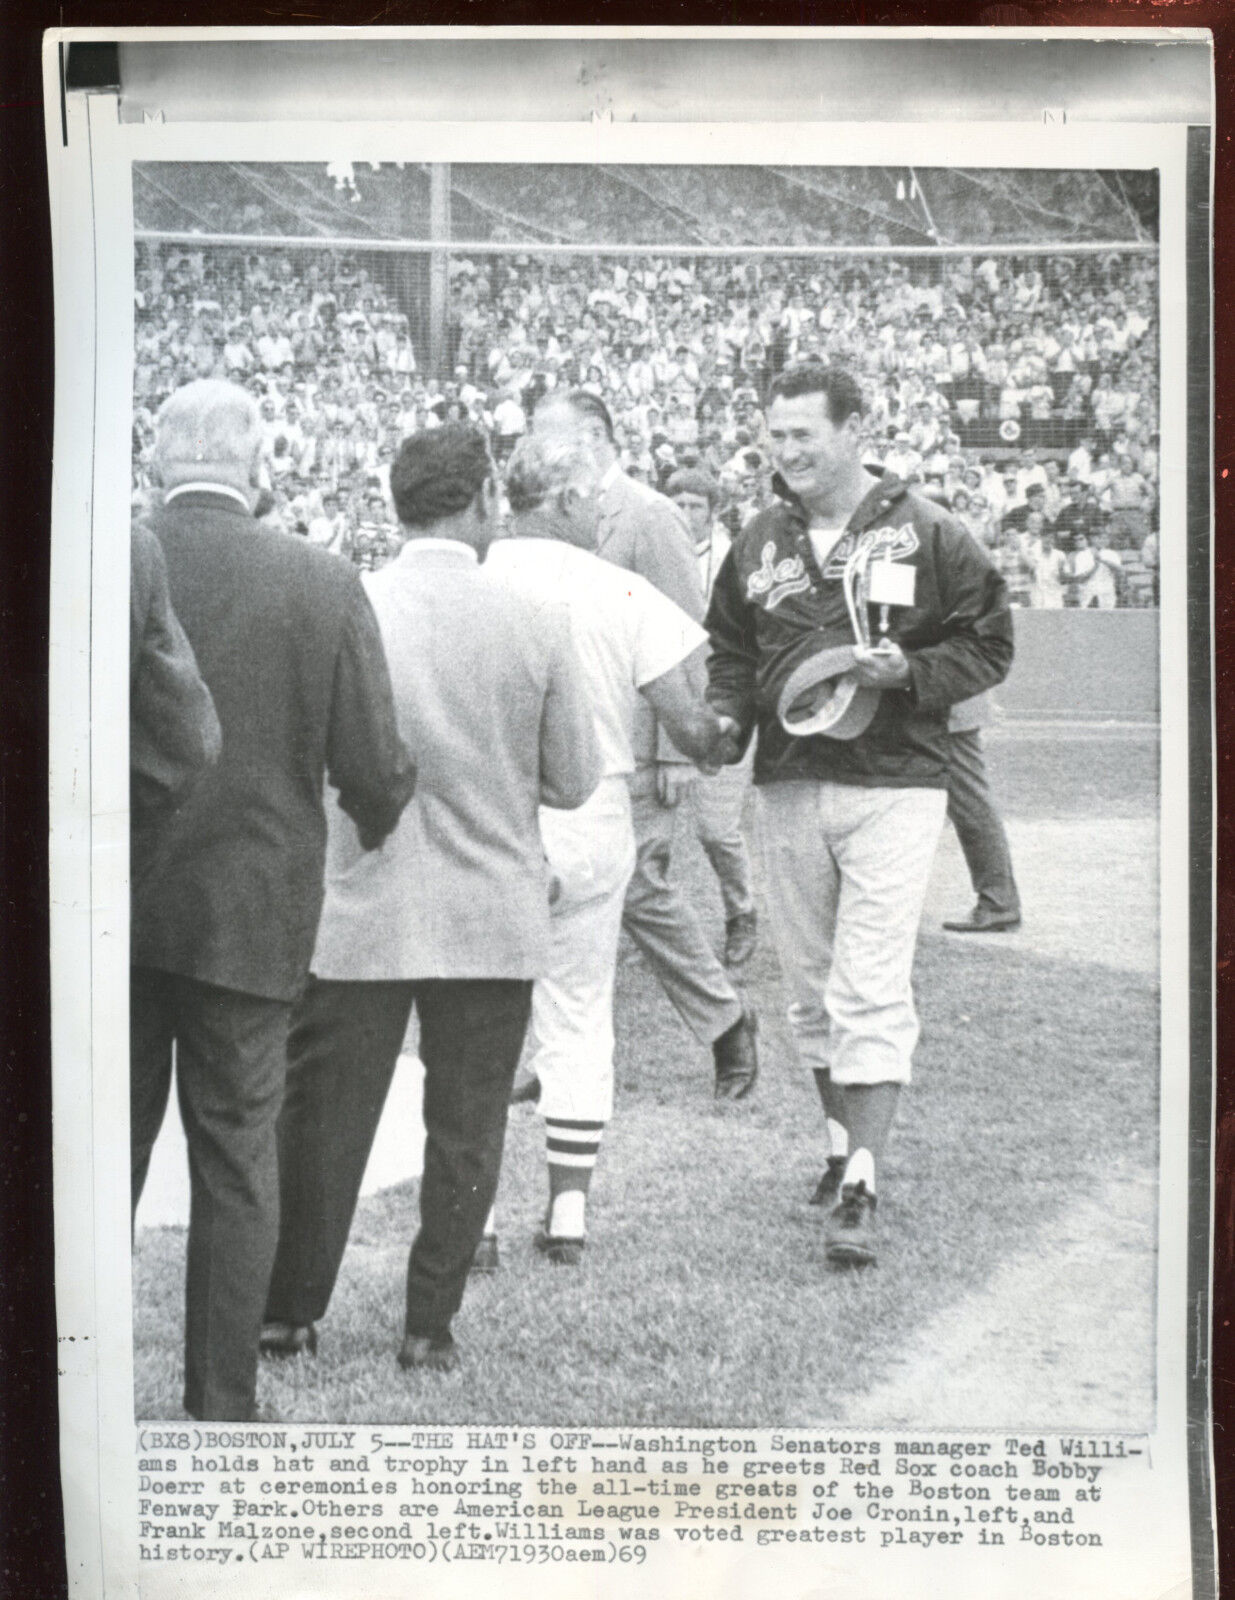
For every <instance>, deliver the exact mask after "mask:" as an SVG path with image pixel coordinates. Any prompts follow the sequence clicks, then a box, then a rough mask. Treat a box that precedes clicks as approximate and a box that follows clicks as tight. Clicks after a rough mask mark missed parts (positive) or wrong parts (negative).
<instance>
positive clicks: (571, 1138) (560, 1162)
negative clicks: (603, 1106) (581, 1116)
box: [545, 1117, 605, 1239]
mask: <svg viewBox="0 0 1235 1600" xmlns="http://www.w3.org/2000/svg"><path fill="white" fill-rule="evenodd" d="M604 1132H605V1125H604V1123H603V1122H582V1121H572V1120H567V1119H565V1118H557V1117H546V1118H545V1147H546V1155H547V1157H548V1163H549V1221H548V1224H547V1232H548V1233H549V1234H550V1235H551V1236H552V1237H553V1238H555V1239H581V1238H582V1237H583V1236H584V1234H585V1232H586V1231H587V1230H586V1228H585V1226H584V1210H585V1206H586V1201H587V1192H588V1188H589V1186H590V1184H591V1182H592V1172H593V1170H594V1169H595V1166H596V1157H597V1155H598V1154H599V1152H600V1141H601V1139H602V1138H603V1137H604Z"/></svg>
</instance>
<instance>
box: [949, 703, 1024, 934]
mask: <svg viewBox="0 0 1235 1600" xmlns="http://www.w3.org/2000/svg"><path fill="white" fill-rule="evenodd" d="M948 744H949V766H948V820H949V821H950V822H951V824H952V826H953V827H954V828H955V829H956V837H957V838H958V839H959V840H960V846H961V850H962V852H963V853H964V856H965V864H966V866H967V867H968V868H969V877H970V880H971V882H972V883H973V887H974V892H975V893H976V894H977V897H978V905H979V906H980V907H981V909H982V910H984V911H990V912H992V913H994V914H996V915H999V916H1005V915H1006V916H1013V917H1019V916H1020V914H1021V899H1020V894H1019V893H1018V891H1017V887H1016V879H1015V878H1014V877H1013V875H1012V853H1011V851H1010V850H1009V849H1008V835H1007V832H1006V830H1005V829H1004V825H1003V819H1002V818H1001V817H1000V815H999V812H998V811H997V810H996V809H995V802H994V801H993V800H992V799H991V788H990V783H989V781H988V779H987V776H986V762H985V760H984V759H983V755H982V733H981V730H980V729H978V728H967V729H965V730H964V731H963V732H961V733H951V734H949V735H948Z"/></svg>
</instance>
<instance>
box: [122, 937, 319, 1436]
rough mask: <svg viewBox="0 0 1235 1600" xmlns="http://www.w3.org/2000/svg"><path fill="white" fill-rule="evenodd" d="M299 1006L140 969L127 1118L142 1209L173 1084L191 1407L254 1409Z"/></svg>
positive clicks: (228, 1413) (194, 1412)
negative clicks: (184, 1189)
mask: <svg viewBox="0 0 1235 1600" xmlns="http://www.w3.org/2000/svg"><path fill="white" fill-rule="evenodd" d="M291 1010H292V1008H291V1006H290V1005H288V1004H286V1003H284V1002H283V1001H280V1000H266V999H263V998H261V997H260V996H258V995H251V994H241V993H239V992H238V991H236V990H234V989H221V988H218V987H216V986H215V985H213V984H208V983H199V982H198V981H197V980H196V979H194V978H183V977H178V976H177V975H175V974H174V973H169V972H158V971H155V970H154V969H153V968H149V967H134V968H133V969H132V988H131V1013H130V1028H131V1041H130V1070H129V1116H130V1140H131V1158H132V1193H133V1209H134V1211H135V1212H136V1209H137V1202H138V1200H139V1199H140V1198H141V1192H142V1187H143V1185H144V1184H145V1181H146V1172H147V1170H148V1168H149V1166H150V1152H151V1150H152V1148H153V1146H154V1141H155V1139H156V1138H157V1137H158V1133H159V1128H160V1126H161V1125H162V1122H163V1115H164V1113H165V1111H166V1110H167V1097H168V1093H169V1091H170V1088H171V1075H172V1045H173V1043H174V1044H175V1047H176V1087H177V1091H178V1095H179V1100H180V1115H181V1118H182V1120H183V1122H184V1131H185V1135H186V1137H187V1140H188V1147H189V1181H190V1194H191V1198H190V1215H189V1260H188V1271H187V1282H186V1293H185V1387H184V1406H185V1410H186V1411H188V1412H189V1414H190V1415H191V1416H194V1417H198V1418H201V1419H203V1420H206V1419H210V1420H218V1421H231V1422H243V1421H247V1420H248V1419H249V1418H250V1417H251V1416H252V1414H253V1406H254V1399H255V1391H256V1384H257V1341H258V1335H259V1333H260V1332H261V1321H262V1307H263V1305H264V1304H265V1300H266V1285H267V1283H268V1281H269V1278H270V1266H271V1262H272V1261H273V1259H274V1251H275V1243H276V1241H277V1239H278V1232H279V1185H278V1167H277V1156H276V1145H275V1125H276V1122H277V1120H278V1115H279V1106H280V1104H281V1102H282V1098H283V1079H284V1072H285V1067H286V1059H287V1029H288V1022H289V1019H290V1017H291Z"/></svg>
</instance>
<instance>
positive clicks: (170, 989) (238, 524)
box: [130, 380, 415, 1421]
mask: <svg viewBox="0 0 1235 1600" xmlns="http://www.w3.org/2000/svg"><path fill="white" fill-rule="evenodd" d="M157 428H158V431H157V438H156V447H155V461H156V467H157V470H158V472H159V476H160V479H161V482H162V486H163V491H164V503H163V506H162V507H161V509H159V510H158V511H156V512H155V513H154V514H153V516H152V517H151V518H150V519H149V526H150V527H151V528H152V530H153V531H154V533H155V534H157V536H158V538H159V540H160V542H161V544H162V547H163V552H164V556H165V558H166V563H167V574H168V584H169V591H170V597H171V602H172V605H173V607H174V609H175V612H176V614H177V616H178V617H179V619H180V621H181V623H182V624H183V627H184V631H185V634H186V635H187V637H188V641H189V643H190V645H191V646H192V649H193V652H194V654H195V655H196V657H197V662H198V665H199V667H200V669H201V674H202V677H203V679H204V680H205V683H206V686H207V687H208V689H209V690H210V693H211V696H212V697H213V700H214V705H215V709H216V711H217V713H218V718H219V723H220V725H221V728H222V735H223V748H222V755H221V757H220V759H219V761H218V764H217V765H216V766H215V767H214V768H213V769H212V770H211V771H209V772H207V773H205V774H204V775H203V776H202V777H201V779H200V780H199V781H198V782H197V783H196V785H195V786H194V787H193V788H192V789H191V790H190V791H189V792H188V794H187V795H186V796H185V797H184V798H183V799H182V800H181V802H180V803H179V804H178V805H177V806H176V807H175V808H174V810H173V811H172V812H171V813H170V814H169V815H168V816H167V817H166V818H165V819H164V820H163V822H162V823H161V824H160V827H159V830H158V838H157V840H156V841H155V843H154V846H153V849H152V850H151V851H150V852H149V854H148V857H147V859H146V861H145V864H144V869H143V871H142V873H141V875H140V877H139V878H137V879H135V880H134V882H133V911H132V998H131V1041H130V1051H131V1060H130V1136H131V1145H132V1152H131V1154H132V1177H133V1188H132V1192H133V1206H134V1210H136V1206H137V1201H138V1199H139V1197H140V1195H141V1191H142V1186H143V1184H144V1182H145V1177H146V1171H147V1168H148V1166H149V1161H150V1152H151V1149H152V1147H153V1145H154V1141H155V1138H156V1136H157V1134H158V1131H159V1127H160V1124H161V1123H162V1120H163V1114H164V1112H165V1110H166V1107H167V1097H168V1093H169V1090H170V1084H171V1072H172V1047H173V1045H174V1046H175V1051H176V1081H177V1089H178V1093H179V1098H180V1110H181V1116H182V1118H183V1121H184V1127H185V1132H186V1135H187V1137H188V1144H189V1173H190V1182H191V1205H190V1216H189V1249H188V1272H187V1283H186V1320H185V1368H186V1371H185V1393H184V1403H185V1409H186V1410H187V1411H188V1412H189V1413H190V1414H191V1415H192V1416H195V1417H199V1418H203V1419H206V1418H209V1419H218V1420H229V1421H244V1420H246V1419H248V1418H249V1417H251V1416H252V1415H253V1414H254V1406H255V1389H256V1373H257V1344H258V1335H259V1332H260V1328H261V1319H262V1308H263V1305H264V1301H265V1296H266V1286H267V1282H268V1280H269V1276H270V1267H271V1262H272V1260H273V1257H274V1249H275V1242H276V1238H277V1234H278V1174H277V1162H276V1147H275V1123H276V1119H277V1117H278V1112H279V1106H280V1103H281V1101H282V1098H283V1083H284V1074H285V1070H286V1043H287V1029H288V1019H289V1017H290V1014H291V1007H292V1002H293V1001H294V1000H295V998H296V997H297V995H298V994H299V993H300V990H301V988H302V987H303V984H304V980H305V977H306V975H307V972H308V966H309V956H310V954H311V953H312V949H313V940H314V935H315V933H316V931H317V921H318V915H319V912H320V910H321V902H322V872H323V864H324V857H325V841H326V818H325V811H324V807H323V781H324V779H325V778H327V777H328V778H329V780H330V782H331V784H333V786H334V787H335V789H336V790H337V791H338V797H339V804H340V805H341V806H343V808H344V809H345V810H346V811H347V812H348V813H349V815H351V816H352V817H353V818H354V820H355V822H356V825H357V829H358V832H359V837H360V841H361V844H362V845H363V847H365V848H367V849H374V848H376V847H377V846H378V845H379V844H380V843H381V841H382V840H383V839H384V838H385V837H386V835H387V834H388V833H389V832H390V831H391V829H392V828H393V827H394V825H395V823H396V822H397V821H398V819H399V814H400V812H401V811H402V809H403V807H404V806H405V805H406V803H407V801H408V799H409V797H410V795H411V792H412V788H413V784H414V779H415V774H414V768H413V765H412V761H411V758H410V756H409V755H408V752H407V750H406V749H405V748H404V746H403V743H402V741H401V740H400V738H399V734H398V729H397V725H396V722H395V714H394V704H393V700H392V697H391V689H390V678H389V675H388V672H387V668H386V660H385V656H384V655H383V652H382V645H381V637H380V635H379V633H378V629H377V622H376V619H375V618H374V616H373V612H372V610H371V608H370V606H369V603H368V601H367V600H366V599H365V595H364V591H363V589H362V588H361V585H360V579H359V576H358V574H357V573H356V572H355V571H354V570H353V569H352V568H351V567H350V566H349V565H347V564H346V563H345V562H343V561H340V560H339V559H338V558H337V557H334V556H331V555H329V554H327V553H326V552H324V551H321V550H317V549H315V548H313V547H312V546H311V545H309V544H308V543H307V542H306V541H304V540H302V539H297V538H294V537H291V536H290V535H286V534H280V533H272V532H270V531H268V530H266V529H264V528H262V527H260V526H259V525H258V524H257V523H256V522H255V521H254V518H253V515H252V510H253V505H254V502H255V498H256V493H257V475H258V469H259V462H260V458H261V445H262V436H261V427H260V420H259V417H258V413H257V408H256V406H255V404H254V402H253V400H252V399H251V397H250V396H249V395H247V394H246V393H245V392H244V391H243V390H241V389H238V388H236V387H235V386H234V385H232V384H228V383H224V382H221V381H218V380H203V381H200V382H196V383H191V384H187V385H186V386H185V387H184V388H182V389H179V390H177V391H176V392H175V393H174V394H173V395H172V396H171V397H170V398H169V399H168V400H167V401H166V402H165V404H164V406H163V408H162V410H161V411H160V413H159V418H158V425H157Z"/></svg>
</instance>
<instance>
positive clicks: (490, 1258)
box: [468, 1233, 502, 1278]
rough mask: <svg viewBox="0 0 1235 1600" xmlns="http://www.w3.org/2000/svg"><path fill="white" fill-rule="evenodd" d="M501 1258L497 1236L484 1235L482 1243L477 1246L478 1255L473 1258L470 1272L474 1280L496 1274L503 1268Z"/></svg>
mask: <svg viewBox="0 0 1235 1600" xmlns="http://www.w3.org/2000/svg"><path fill="white" fill-rule="evenodd" d="M501 1264H502V1261H501V1257H500V1256H499V1255H498V1249H497V1234H496V1233H486V1234H483V1235H482V1237H481V1240H480V1243H479V1244H478V1245H477V1246H476V1254H475V1255H474V1256H473V1257H472V1264H471V1266H470V1267H469V1269H468V1270H469V1272H470V1273H471V1274H472V1276H473V1277H474V1278H485V1277H488V1276H489V1275H490V1274H491V1273H494V1272H496V1271H497V1270H498V1268H499V1267H500V1266H501Z"/></svg>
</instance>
